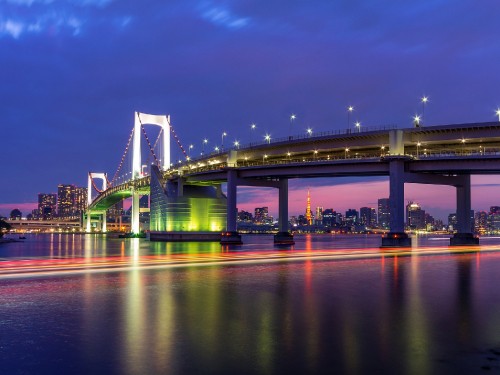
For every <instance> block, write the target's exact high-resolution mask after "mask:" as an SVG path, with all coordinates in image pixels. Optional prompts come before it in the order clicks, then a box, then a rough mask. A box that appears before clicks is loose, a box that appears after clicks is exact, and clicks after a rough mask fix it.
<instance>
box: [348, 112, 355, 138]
mask: <svg viewBox="0 0 500 375" xmlns="http://www.w3.org/2000/svg"><path fill="white" fill-rule="evenodd" d="M352 111H354V107H353V106H352V105H350V106H349V107H347V132H348V133H349V131H350V130H351V113H352Z"/></svg>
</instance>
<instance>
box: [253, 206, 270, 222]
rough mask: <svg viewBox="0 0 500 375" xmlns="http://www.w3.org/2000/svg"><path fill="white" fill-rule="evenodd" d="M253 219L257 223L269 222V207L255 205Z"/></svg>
mask: <svg viewBox="0 0 500 375" xmlns="http://www.w3.org/2000/svg"><path fill="white" fill-rule="evenodd" d="M253 219H254V222H255V223H257V224H265V223H267V222H268V221H269V207H255V212H254V215H253Z"/></svg>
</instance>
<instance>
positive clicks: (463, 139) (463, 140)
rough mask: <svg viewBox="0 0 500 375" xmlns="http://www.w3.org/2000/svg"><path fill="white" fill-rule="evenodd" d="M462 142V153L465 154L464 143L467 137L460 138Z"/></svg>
mask: <svg viewBox="0 0 500 375" xmlns="http://www.w3.org/2000/svg"><path fill="white" fill-rule="evenodd" d="M460 142H461V143H462V155H463V154H464V145H465V138H462V139H461V140H460Z"/></svg>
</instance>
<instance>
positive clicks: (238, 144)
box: [234, 141, 240, 149]
mask: <svg viewBox="0 0 500 375" xmlns="http://www.w3.org/2000/svg"><path fill="white" fill-rule="evenodd" d="M234 147H236V148H237V149H239V148H240V142H238V141H234Z"/></svg>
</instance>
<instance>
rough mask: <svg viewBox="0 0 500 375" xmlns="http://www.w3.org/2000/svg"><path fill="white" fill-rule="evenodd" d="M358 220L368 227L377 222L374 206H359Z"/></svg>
mask: <svg viewBox="0 0 500 375" xmlns="http://www.w3.org/2000/svg"><path fill="white" fill-rule="evenodd" d="M359 221H360V223H361V224H363V225H366V226H368V227H374V226H376V224H377V213H376V211H375V209H374V208H371V207H361V208H360V209H359Z"/></svg>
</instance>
